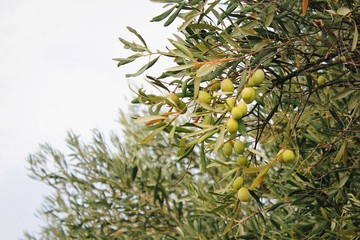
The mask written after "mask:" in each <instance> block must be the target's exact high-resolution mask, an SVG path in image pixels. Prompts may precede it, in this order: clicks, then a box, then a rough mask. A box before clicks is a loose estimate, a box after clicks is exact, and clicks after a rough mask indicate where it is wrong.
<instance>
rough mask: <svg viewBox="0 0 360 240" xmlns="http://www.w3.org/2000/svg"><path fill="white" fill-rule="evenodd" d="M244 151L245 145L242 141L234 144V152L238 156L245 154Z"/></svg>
mask: <svg viewBox="0 0 360 240" xmlns="http://www.w3.org/2000/svg"><path fill="white" fill-rule="evenodd" d="M244 150H245V145H244V143H243V142H241V141H236V142H235V143H234V151H235V152H236V153H237V154H243V153H244Z"/></svg>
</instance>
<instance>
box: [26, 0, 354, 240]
mask: <svg viewBox="0 0 360 240" xmlns="http://www.w3.org/2000/svg"><path fill="white" fill-rule="evenodd" d="M154 2H161V3H162V4H163V5H164V8H165V9H164V12H163V13H161V14H160V15H158V16H156V17H154V18H153V19H152V21H156V22H163V23H164V26H168V25H170V24H178V27H179V28H178V33H176V34H174V38H173V39H169V46H168V47H167V48H165V49H161V50H151V49H149V48H148V45H147V43H146V41H145V39H144V38H143V37H142V36H141V35H140V33H139V32H137V31H136V30H135V29H133V28H131V27H128V30H129V31H130V32H132V33H133V34H134V38H135V40H134V41H131V40H125V39H122V38H120V41H121V43H122V44H123V45H124V47H125V48H127V49H129V50H130V51H132V52H133V53H132V55H130V56H129V57H127V58H115V59H114V60H116V61H117V62H118V66H121V65H124V64H129V63H131V62H134V61H136V60H137V59H138V58H145V59H148V63H147V64H146V65H144V66H143V67H141V68H140V69H139V71H137V72H136V73H131V74H128V77H137V78H139V76H141V77H142V76H144V73H145V72H146V71H147V70H148V69H149V68H151V67H153V66H156V64H157V63H158V62H160V61H161V60H162V59H167V60H169V59H170V60H171V61H172V62H173V66H172V67H170V68H168V69H162V70H161V71H160V72H159V74H158V76H149V75H146V76H144V77H145V80H146V81H147V82H149V83H150V84H151V85H152V86H153V87H154V88H153V89H152V90H150V91H151V93H148V91H149V89H147V90H144V89H138V90H137V91H136V94H137V96H136V98H135V99H134V100H133V101H132V103H135V104H140V105H141V106H147V112H144V111H139V112H136V111H134V112H133V115H134V119H135V121H134V122H133V123H130V125H129V123H128V121H127V120H125V119H126V118H125V117H122V124H123V126H125V129H126V130H125V133H126V134H125V139H124V140H123V141H120V140H118V138H117V137H113V143H114V144H113V147H111V148H108V147H107V146H105V143H104V140H103V139H102V137H101V134H99V133H95V134H94V136H95V137H94V142H93V143H91V144H89V145H81V144H80V143H79V142H78V138H77V137H76V136H75V135H73V134H70V135H69V147H70V148H71V149H72V151H73V152H72V154H71V155H70V159H67V158H66V157H65V156H64V155H62V154H61V153H59V152H56V151H54V150H53V149H52V148H51V147H49V146H47V145H45V146H43V147H42V148H41V150H40V152H39V153H38V154H34V155H31V156H30V157H29V163H30V166H31V168H30V169H31V172H32V175H33V177H35V178H37V179H39V180H41V181H44V182H47V183H48V184H49V185H51V186H53V187H54V188H55V190H56V194H54V195H53V196H50V197H49V199H48V200H47V202H46V204H45V206H44V209H43V210H42V213H43V215H44V216H46V218H47V219H48V222H49V224H48V225H47V226H45V227H44V231H43V233H42V234H43V236H46V238H50V239H57V238H59V239H68V238H75V239H84V238H93V239H114V238H117V239H129V238H130V239H181V238H182V239H241V238H244V239H356V238H357V237H359V232H360V228H359V226H360V220H359V219H360V218H359V214H360V174H359V163H360V161H359V159H360V154H359V152H360V148H359V144H360V138H359V132H360V128H359V122H360V121H359V113H360V92H359V89H360V73H359V66H360V51H359V47H358V46H359V36H358V35H359V30H360V2H359V1H358V0H354V1H351V0H348V1H334V0H328V1H323V0H321V1H320V0H319V1H310V2H309V1H307V0H303V1H300V0H296V1H293V0H283V1H267V0H264V1H251V2H248V1H235V0H228V1H222V0H214V1H205V0H204V1H203V0H193V1H183V0H156V1H154ZM133 64H134V63H133ZM140 127H142V129H140ZM137 143H139V145H138V144H137ZM49 160H50V162H51V164H55V170H54V169H52V168H50V169H49V168H45V166H46V165H47V162H48V161H49ZM235 181H236V183H235V184H234V182H235ZM241 186H242V188H240V187H241ZM239 188H240V190H239V191H238V189H239ZM247 193H249V194H250V196H248V195H246V194H247ZM248 198H250V199H249V200H248Z"/></svg>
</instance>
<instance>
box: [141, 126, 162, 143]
mask: <svg viewBox="0 0 360 240" xmlns="http://www.w3.org/2000/svg"><path fill="white" fill-rule="evenodd" d="M166 126H167V125H166V124H164V126H162V127H160V128H157V129H155V130H154V131H153V132H152V133H150V134H149V135H147V136H146V137H145V138H144V139H143V140H141V142H140V144H146V143H148V142H150V140H152V139H153V138H154V137H155V136H156V135H158V134H159V133H161V131H162V130H164V128H165V127H166Z"/></svg>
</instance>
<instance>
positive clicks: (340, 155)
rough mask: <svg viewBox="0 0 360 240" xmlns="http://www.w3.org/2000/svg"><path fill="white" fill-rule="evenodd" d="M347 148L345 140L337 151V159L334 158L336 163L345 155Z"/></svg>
mask: <svg viewBox="0 0 360 240" xmlns="http://www.w3.org/2000/svg"><path fill="white" fill-rule="evenodd" d="M345 149H346V142H344V143H343V144H342V145H341V147H340V149H339V151H338V152H337V154H336V156H335V159H334V163H337V162H339V161H340V160H341V158H342V157H343V155H344V153H345Z"/></svg>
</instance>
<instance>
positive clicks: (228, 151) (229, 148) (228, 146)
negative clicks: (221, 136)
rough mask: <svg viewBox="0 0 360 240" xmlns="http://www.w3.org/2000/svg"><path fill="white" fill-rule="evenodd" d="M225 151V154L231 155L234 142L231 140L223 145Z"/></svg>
mask: <svg viewBox="0 0 360 240" xmlns="http://www.w3.org/2000/svg"><path fill="white" fill-rule="evenodd" d="M223 153H224V155H225V156H230V155H231V153H232V144H231V143H230V142H226V143H225V144H224V146H223Z"/></svg>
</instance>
